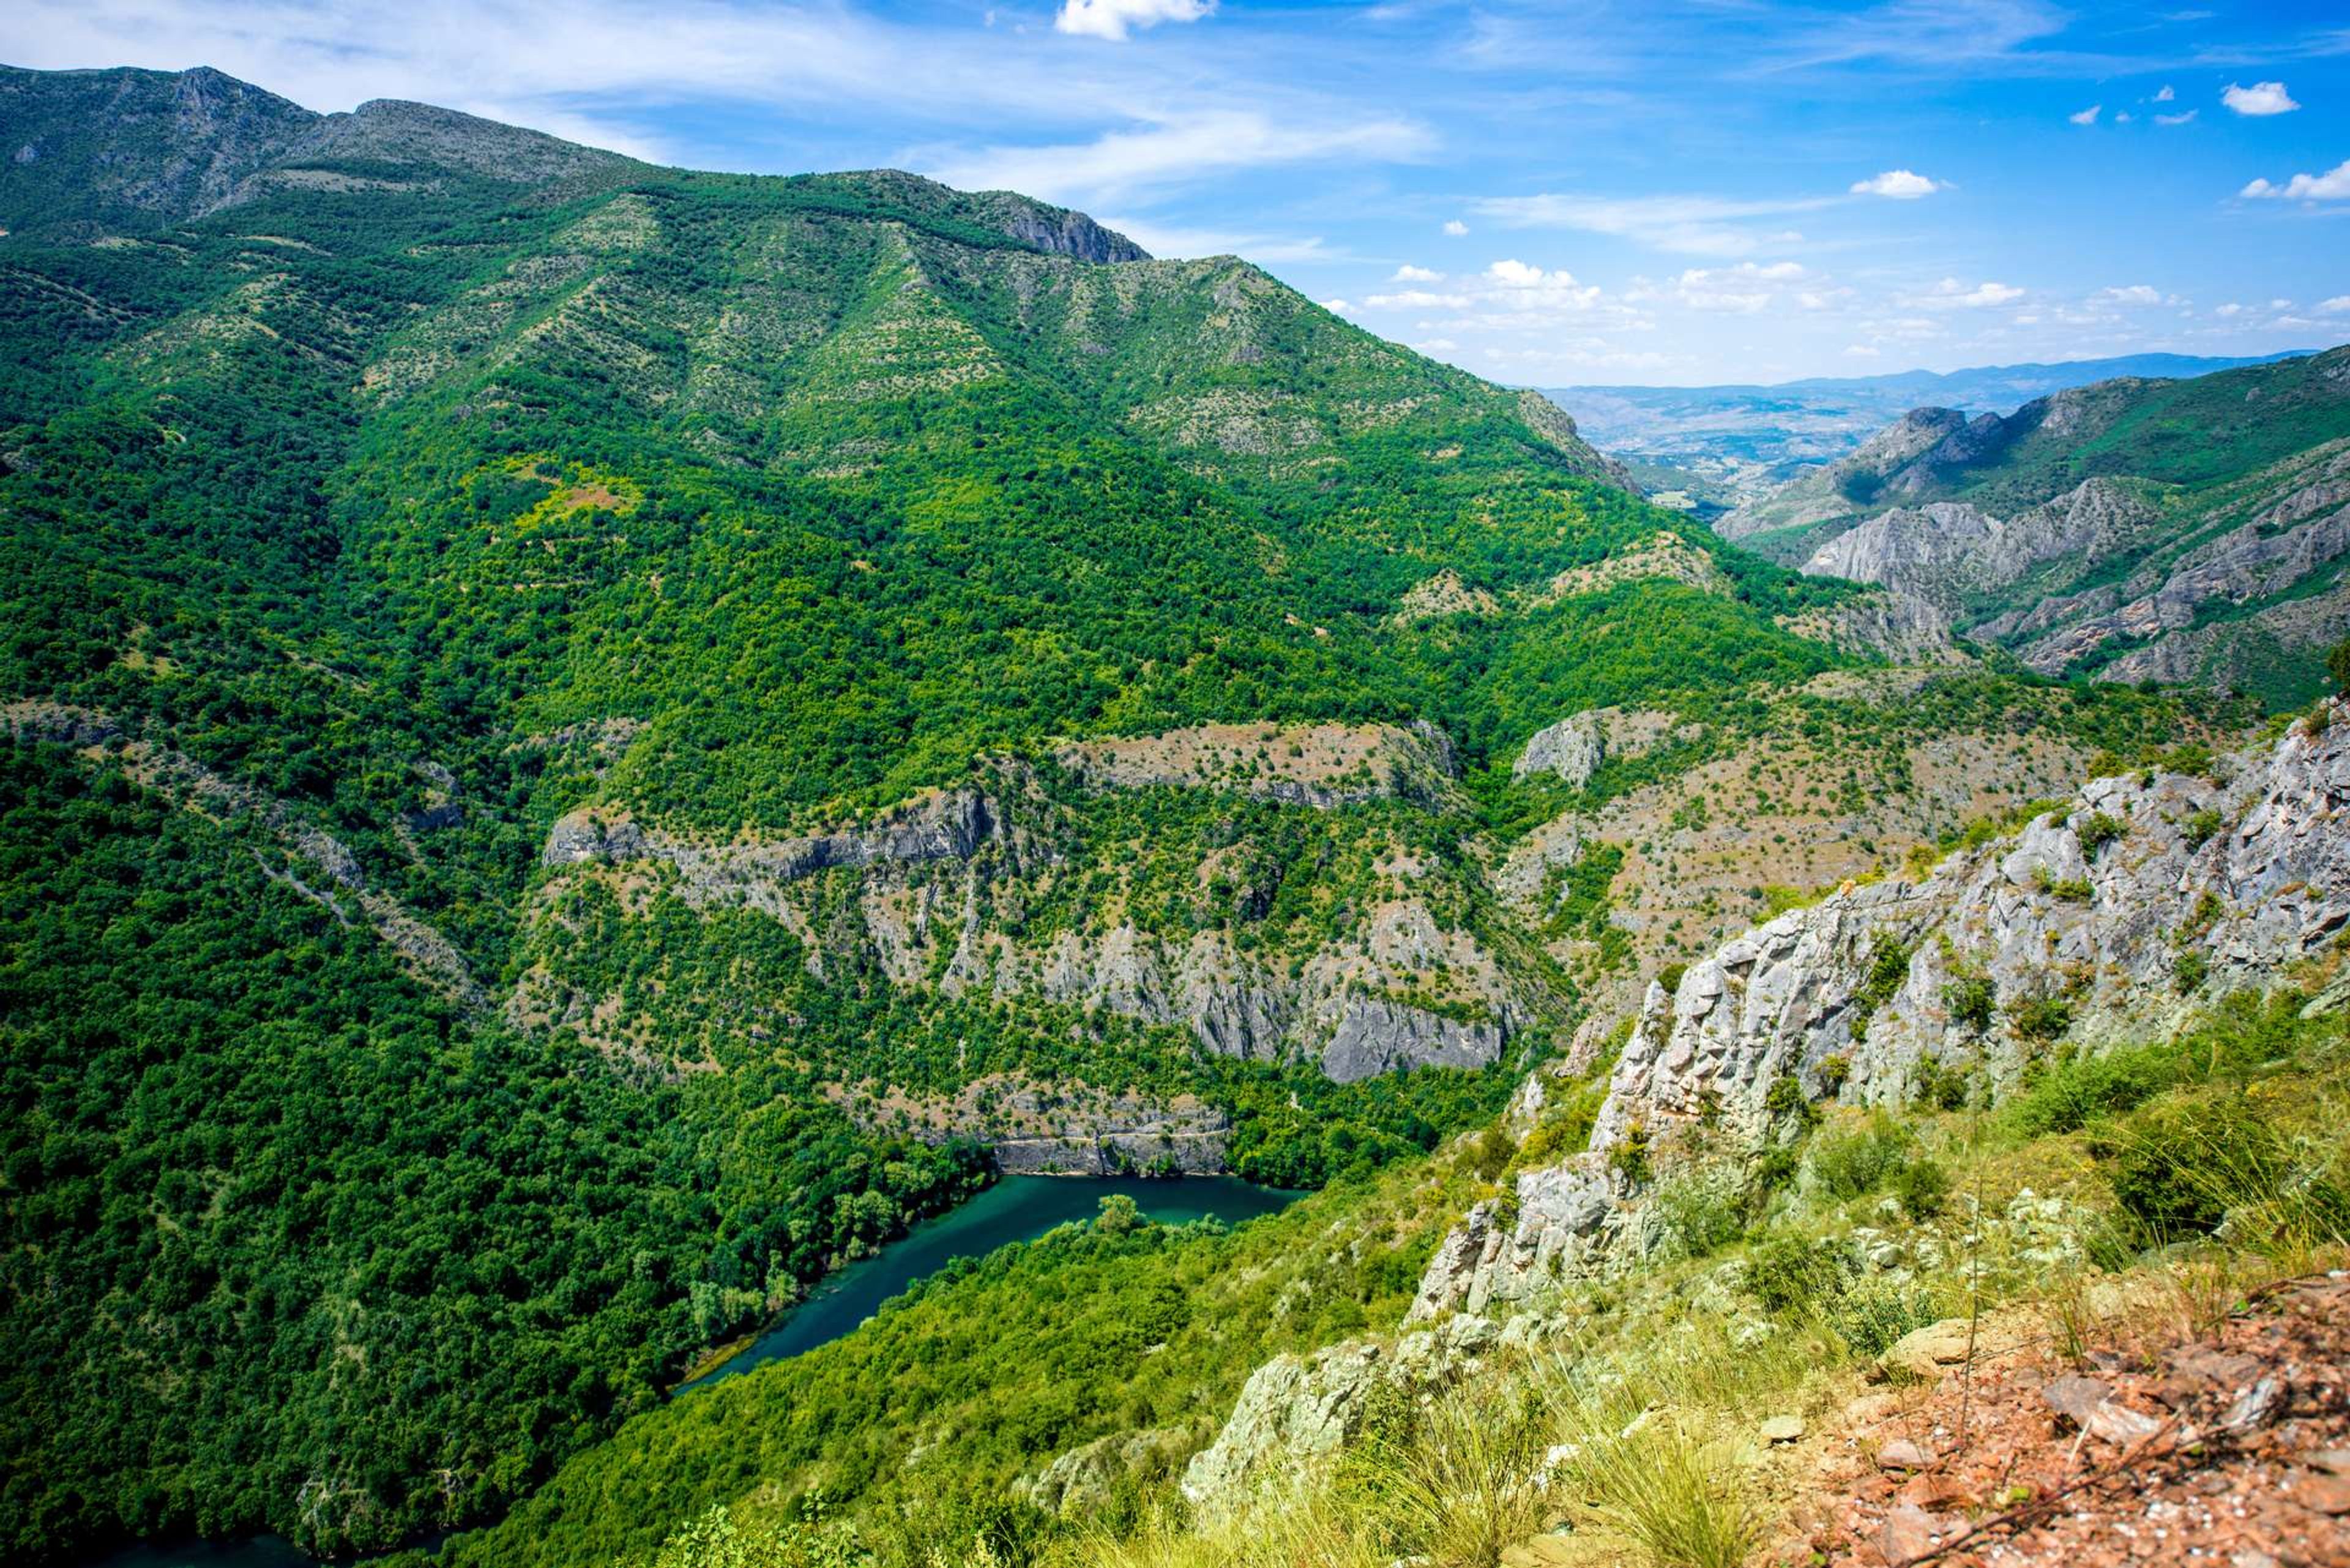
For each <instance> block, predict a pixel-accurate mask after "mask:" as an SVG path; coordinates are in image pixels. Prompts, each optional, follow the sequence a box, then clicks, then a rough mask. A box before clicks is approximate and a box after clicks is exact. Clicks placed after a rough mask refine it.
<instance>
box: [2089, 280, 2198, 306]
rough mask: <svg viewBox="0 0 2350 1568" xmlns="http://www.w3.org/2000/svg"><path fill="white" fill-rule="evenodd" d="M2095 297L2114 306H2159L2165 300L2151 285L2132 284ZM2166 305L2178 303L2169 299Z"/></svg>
mask: <svg viewBox="0 0 2350 1568" xmlns="http://www.w3.org/2000/svg"><path fill="white" fill-rule="evenodd" d="M2097 297H2098V298H2099V299H2102V300H2106V301H2107V302H2108V303H2110V304H2114V305H2161V304H2164V303H2166V298H2165V296H2164V295H2163V292H2162V290H2160V289H2158V288H2156V287H2155V286H2152V285H2151V284H2144V283H2133V284H2131V285H2129V286H2126V287H2124V288H2109V289H2106V290H2105V291H2104V292H2103V293H2101V294H2099V295H2098V296H2097ZM2168 303H2169V304H2172V305H2176V304H2178V301H2177V300H2176V299H2169V300H2168Z"/></svg>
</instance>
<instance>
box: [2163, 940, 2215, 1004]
mask: <svg viewBox="0 0 2350 1568" xmlns="http://www.w3.org/2000/svg"><path fill="white" fill-rule="evenodd" d="M2210 973H2211V961H2210V959H2208V958H2205V957H2204V956H2203V955H2202V954H2201V953H2199V952H2193V951H2189V952H2183V953H2180V954H2179V955H2178V957H2177V958H2176V959H2173V960H2172V961H2171V964H2170V982H2171V984H2173V985H2175V986H2177V987H2178V994H2179V995H2181V996H2186V995H2188V994H2189V993H2190V992H2196V991H2199V990H2201V989H2202V986H2203V981H2205V980H2206V979H2207V978H2209V977H2210Z"/></svg>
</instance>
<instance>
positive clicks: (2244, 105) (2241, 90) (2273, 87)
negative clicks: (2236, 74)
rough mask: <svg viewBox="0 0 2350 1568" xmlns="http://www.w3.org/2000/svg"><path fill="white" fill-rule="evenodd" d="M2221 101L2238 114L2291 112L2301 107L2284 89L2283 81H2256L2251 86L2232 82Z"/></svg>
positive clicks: (2221, 96)
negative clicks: (2242, 85)
mask: <svg viewBox="0 0 2350 1568" xmlns="http://www.w3.org/2000/svg"><path fill="white" fill-rule="evenodd" d="M2220 102H2221V103H2224V104H2226V105H2227V106H2228V107H2229V108H2230V109H2234V110H2235V111H2236V112H2237V113H2238V114H2249V115H2255V116H2258V115H2268V114H2291V113H2292V112H2293V110H2294V109H2299V108H2300V107H2301V105H2299V104H2297V103H2295V102H2293V97H2292V95H2291V94H2289V93H2287V92H2286V91H2285V90H2284V83H2282V82H2254V83H2253V84H2252V85H2251V86H2250V87H2239V86H2238V85H2237V84H2235V83H2234V82H2230V83H2229V84H2228V89H2227V91H2225V92H2223V93H2221V94H2220Z"/></svg>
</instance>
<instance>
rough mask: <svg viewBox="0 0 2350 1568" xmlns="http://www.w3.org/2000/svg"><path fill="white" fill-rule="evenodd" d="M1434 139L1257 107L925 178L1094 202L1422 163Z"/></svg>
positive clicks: (1006, 150)
mask: <svg viewBox="0 0 2350 1568" xmlns="http://www.w3.org/2000/svg"><path fill="white" fill-rule="evenodd" d="M1429 145H1430V141H1429V137H1428V133H1427V132H1426V131H1425V130H1421V129H1420V128H1419V126H1417V125H1414V124H1411V123H1409V122H1408V121H1404V120H1394V119H1371V120H1357V121H1351V122H1347V121H1341V122H1337V123H1333V124H1322V125H1297V124H1283V123H1280V122H1278V121H1276V120H1274V119H1273V118H1272V117H1271V116H1270V115H1267V114H1264V113H1263V112H1261V111H1259V110H1256V109H1210V110H1206V111H1202V112H1198V113H1182V114H1169V115H1165V116H1151V117H1147V118H1146V119H1145V123H1144V128H1143V129H1141V130H1114V131H1110V132H1108V133H1107V134H1106V135H1103V136H1100V137H1097V138H1096V139H1095V140H1092V141H1087V142H1078V143H1075V144H1063V145H1057V146H1039V147H987V148H981V149H978V150H977V151H969V152H962V151H934V152H932V153H931V154H929V155H927V156H922V157H920V158H919V159H918V160H917V162H918V166H919V167H920V169H921V171H922V172H924V173H927V174H930V175H932V176H934V177H935V178H937V179H940V180H942V181H944V182H946V183H948V184H950V185H959V186H962V188H963V189H965V190H992V189H1003V190H1012V191H1018V192H1024V194H1027V195H1031V196H1041V197H1043V198H1044V199H1045V200H1046V201H1055V202H1077V203H1087V202H1098V201H1100V200H1102V199H1104V198H1105V197H1107V198H1112V199H1114V198H1116V197H1118V196H1121V195H1125V194H1128V193H1130V192H1136V191H1147V190H1152V189H1156V188H1159V187H1163V186H1167V185H1173V184H1181V183H1189V182H1192V181H1195V180H1197V179H1198V178H1199V177H1200V176H1201V175H1202V174H1205V173H1212V172H1215V171H1225V170H1233V169H1252V168H1262V167H1264V166H1267V165H1272V164H1283V163H1310V162H1315V161H1320V160H1323V159H1331V158H1338V159H1345V160H1347V161H1379V160H1404V159H1409V158H1416V157H1418V156H1419V155H1420V154H1421V153H1422V152H1424V151H1427V149H1428V147H1429Z"/></svg>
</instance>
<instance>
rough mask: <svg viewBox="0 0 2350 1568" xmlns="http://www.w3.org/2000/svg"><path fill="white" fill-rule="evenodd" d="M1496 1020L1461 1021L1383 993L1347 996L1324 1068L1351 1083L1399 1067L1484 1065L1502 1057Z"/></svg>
mask: <svg viewBox="0 0 2350 1568" xmlns="http://www.w3.org/2000/svg"><path fill="white" fill-rule="evenodd" d="M1503 1038H1504V1037H1503V1033H1502V1028H1501V1025H1499V1024H1498V1023H1491V1022H1485V1021H1478V1022H1473V1023H1464V1022H1462V1021H1461V1020H1459V1019H1454V1018H1447V1017H1444V1016H1442V1015H1441V1014H1439V1013H1434V1012H1427V1011H1425V1010H1423V1009H1421V1008H1417V1007H1409V1006H1406V1005H1404V1004H1403V1003H1400V1002H1391V1001H1388V999H1386V998H1384V997H1349V998H1348V999H1347V1002H1346V1003H1345V1006H1344V1009H1343V1011H1342V1012H1340V1014H1339V1018H1338V1028H1337V1031H1336V1033H1334V1034H1332V1035H1331V1036H1330V1043H1329V1044H1327V1045H1326V1046H1324V1047H1323V1048H1322V1071H1323V1073H1324V1074H1325V1075H1327V1076H1328V1077H1329V1078H1330V1079H1331V1080H1332V1081H1333V1082H1335V1083H1340V1084H1352V1083H1356V1082H1358V1081H1359V1080H1361V1079H1364V1078H1373V1077H1377V1076H1378V1075H1380V1074H1381V1073H1392V1072H1394V1071H1396V1070H1397V1069H1398V1068H1400V1067H1470V1068H1475V1067H1485V1066H1491V1065H1492V1064H1493V1063H1494V1062H1496V1061H1498V1060H1499V1059H1500V1058H1501V1054H1502V1045H1503Z"/></svg>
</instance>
